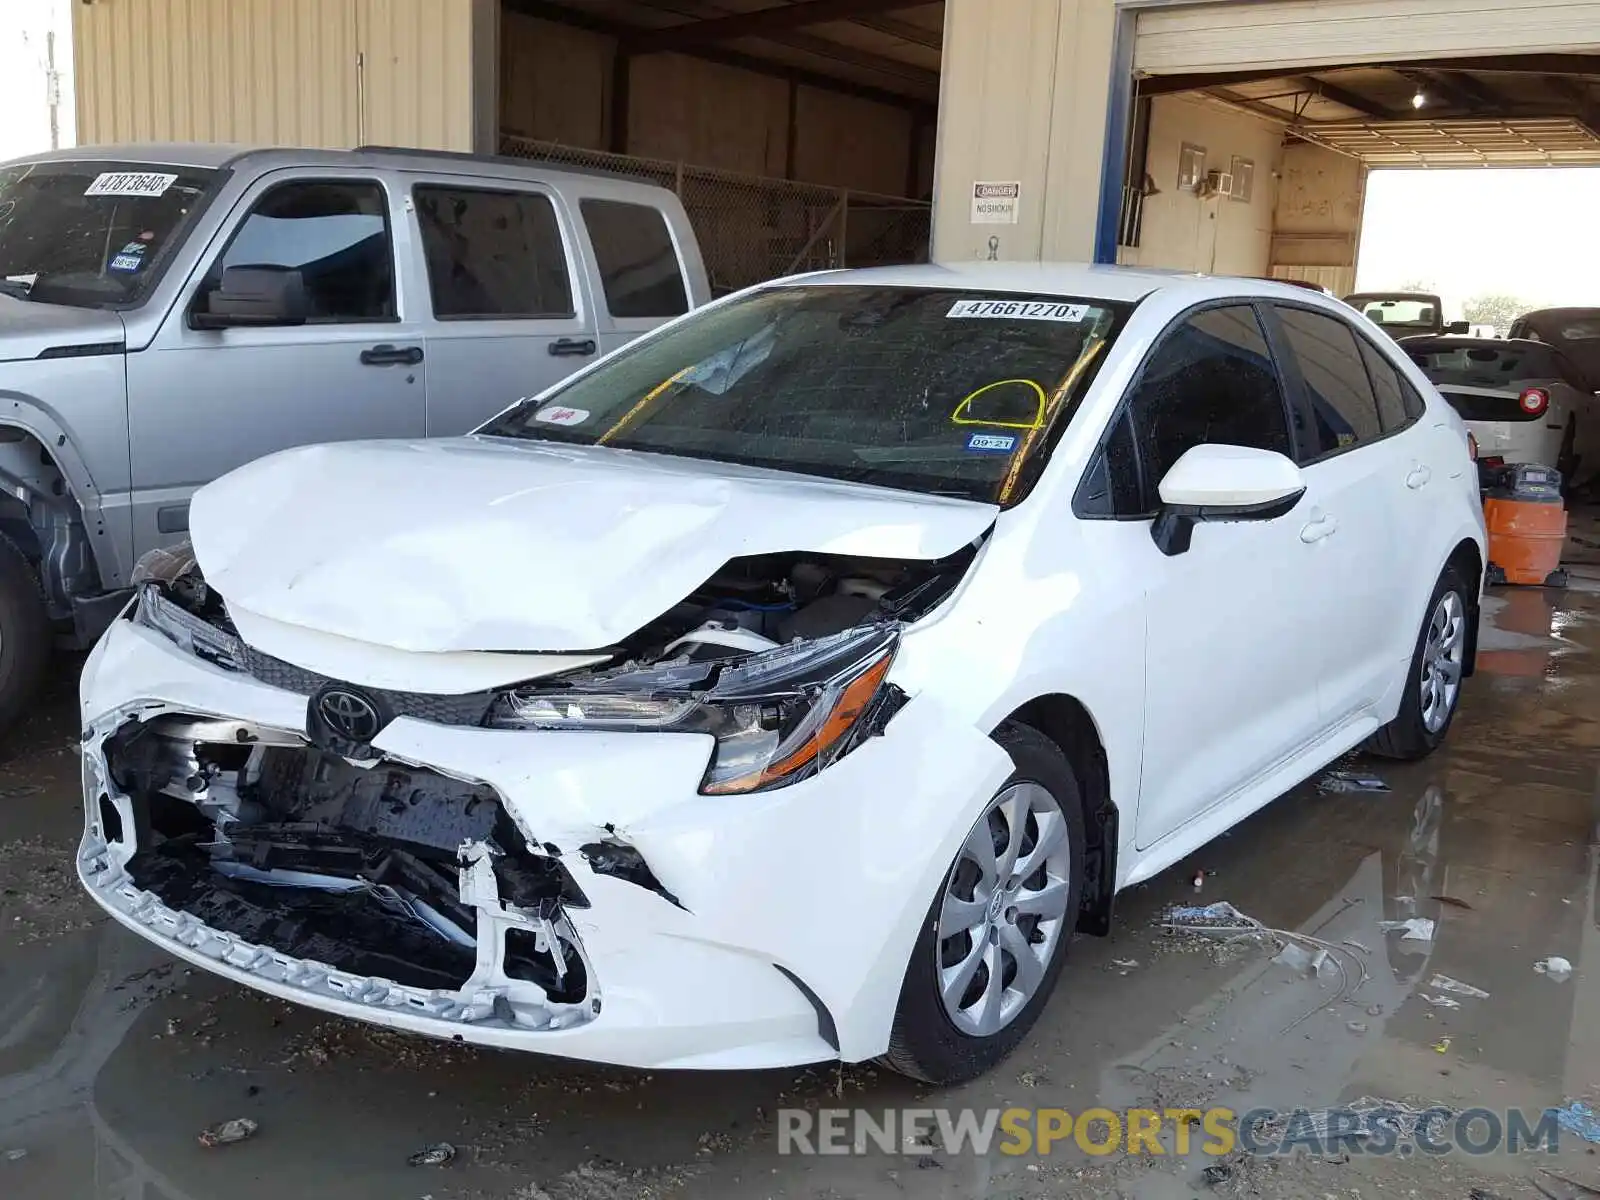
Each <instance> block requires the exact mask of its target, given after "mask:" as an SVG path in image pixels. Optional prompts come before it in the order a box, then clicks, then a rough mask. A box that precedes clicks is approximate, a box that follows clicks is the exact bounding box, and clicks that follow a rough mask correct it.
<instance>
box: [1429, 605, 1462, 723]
mask: <svg viewBox="0 0 1600 1200" xmlns="http://www.w3.org/2000/svg"><path fill="white" fill-rule="evenodd" d="M1466 657H1467V612H1466V605H1464V604H1463V603H1462V601H1461V597H1460V595H1459V594H1458V593H1456V592H1446V593H1445V594H1444V595H1442V596H1440V597H1439V603H1438V604H1436V605H1435V606H1434V609H1433V615H1432V616H1431V617H1430V618H1429V619H1428V632H1427V635H1426V639H1425V640H1424V642H1423V646H1422V676H1421V679H1420V680H1419V683H1418V687H1419V689H1420V694H1419V699H1420V700H1421V702H1422V724H1423V727H1424V728H1426V729H1427V731H1428V732H1429V733H1438V732H1439V731H1440V730H1441V729H1443V728H1444V726H1445V722H1446V721H1448V720H1449V719H1450V714H1451V712H1453V711H1454V710H1455V706H1456V697H1457V696H1458V695H1460V693H1461V674H1462V671H1463V669H1464V667H1465V664H1466Z"/></svg>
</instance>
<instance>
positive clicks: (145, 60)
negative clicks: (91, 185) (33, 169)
mask: <svg viewBox="0 0 1600 1200" xmlns="http://www.w3.org/2000/svg"><path fill="white" fill-rule="evenodd" d="M473 14H474V3H473V0H91V2H90V3H87V4H73V6H72V17H73V51H74V57H75V63H76V71H77V101H78V139H79V141H80V142H82V143H85V144H91V143H106V142H128V141H168V140H170V141H224V142H254V143H268V144H278V145H300V146H352V145H355V144H357V143H358V142H362V141H366V142H388V143H394V144H399V145H414V146H427V147H435V148H441V149H455V150H470V149H472V147H473V132H474V131H473V111H474V110H473V105H474V85H475V83H477V82H478V81H476V80H475V79H474V72H473V53H474V43H473V29H472V22H473ZM479 86H481V84H479Z"/></svg>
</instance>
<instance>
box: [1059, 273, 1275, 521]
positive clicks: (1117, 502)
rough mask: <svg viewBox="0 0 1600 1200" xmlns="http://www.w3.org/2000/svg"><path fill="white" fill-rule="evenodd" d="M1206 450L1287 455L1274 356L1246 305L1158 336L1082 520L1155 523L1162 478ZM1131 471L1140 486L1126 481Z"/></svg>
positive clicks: (1094, 477)
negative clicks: (1149, 519) (1189, 453)
mask: <svg viewBox="0 0 1600 1200" xmlns="http://www.w3.org/2000/svg"><path fill="white" fill-rule="evenodd" d="M1130 423H1131V428H1128V429H1124V428H1122V426H1124V425H1126V424H1130ZM1206 443H1213V444H1220V445H1228V446H1250V447H1254V448H1256V449H1260V450H1276V451H1277V452H1278V453H1280V454H1291V453H1292V452H1293V451H1292V449H1291V446H1290V442H1289V422H1288V418H1287V417H1286V415H1285V413H1284V406H1283V392H1282V390H1281V389H1280V387H1279V385H1278V376H1277V372H1276V370H1275V369H1274V368H1273V364H1272V354H1271V351H1269V350H1268V348H1267V339H1266V335H1265V334H1264V333H1263V332H1262V329H1261V322H1260V321H1259V320H1258V319H1257V318H1256V313H1255V309H1254V308H1252V307H1251V306H1250V305H1248V304H1235V305H1229V306H1227V307H1223V308H1211V309H1206V310H1204V311H1203V312H1198V313H1195V314H1194V315H1193V316H1190V317H1187V318H1185V319H1184V320H1183V321H1182V322H1181V323H1180V324H1179V325H1177V326H1176V327H1175V328H1174V329H1172V330H1170V331H1169V332H1168V333H1167V334H1165V335H1164V336H1163V338H1162V339H1161V342H1160V344H1159V345H1158V346H1157V347H1156V350H1155V352H1154V353H1153V354H1152V355H1151V356H1150V358H1149V359H1148V360H1147V361H1146V363H1145V367H1144V372H1143V374H1142V375H1141V376H1140V378H1139V382H1138V383H1137V384H1135V385H1134V389H1133V392H1132V394H1131V397H1130V399H1129V402H1128V408H1127V412H1126V414H1125V415H1124V416H1122V417H1120V418H1119V419H1118V421H1117V423H1116V424H1115V425H1114V426H1113V428H1112V430H1111V435H1110V437H1109V439H1108V440H1107V442H1106V445H1105V448H1104V449H1103V450H1102V452H1101V454H1100V455H1099V456H1097V461H1096V463H1095V464H1094V466H1092V467H1091V468H1090V471H1089V473H1088V474H1087V475H1086V476H1085V479H1084V489H1083V491H1082V492H1081V493H1080V500H1079V505H1078V511H1079V512H1080V513H1082V514H1083V515H1085V516H1094V515H1099V516H1111V515H1115V516H1119V517H1129V516H1145V515H1149V514H1152V513H1154V512H1155V511H1156V509H1157V508H1158V507H1159V506H1160V497H1159V495H1158V492H1157V489H1158V487H1159V485H1160V483H1161V479H1162V477H1163V476H1164V475H1166V473H1167V472H1168V471H1169V470H1170V469H1171V468H1172V464H1173V463H1175V462H1177V461H1178V459H1179V458H1180V457H1182V455H1183V453H1184V452H1185V451H1186V450H1190V449H1192V448H1194V447H1195V446H1199V445H1203V444H1206ZM1136 467H1137V468H1138V472H1137V473H1138V480H1137V482H1135V481H1133V480H1130V479H1129V475H1130V473H1133V472H1134V471H1135V469H1136Z"/></svg>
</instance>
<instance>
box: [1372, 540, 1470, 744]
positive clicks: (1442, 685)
mask: <svg viewBox="0 0 1600 1200" xmlns="http://www.w3.org/2000/svg"><path fill="white" fill-rule="evenodd" d="M1471 619H1472V605H1471V603H1470V601H1469V594H1468V591H1467V585H1466V583H1465V581H1464V580H1463V579H1462V577H1461V572H1460V571H1458V570H1457V569H1456V568H1455V567H1446V568H1445V569H1444V573H1443V574H1442V575H1440V576H1439V582H1438V583H1437V584H1436V585H1435V586H1434V589H1433V595H1432V596H1431V597H1430V598H1429V600H1428V611H1427V615H1426V616H1425V617H1424V618H1423V622H1422V630H1421V632H1420V633H1418V635H1417V645H1416V650H1415V651H1414V652H1413V653H1412V656H1411V669H1410V671H1409V672H1408V673H1407V676H1406V686H1405V691H1404V693H1403V694H1402V696H1401V698H1400V711H1399V712H1397V713H1396V714H1395V717H1394V720H1392V721H1390V722H1389V723H1388V724H1387V725H1385V726H1384V727H1383V728H1382V729H1380V730H1378V732H1377V733H1375V734H1373V735H1372V738H1371V740H1370V741H1369V742H1368V743H1367V748H1368V749H1369V750H1371V751H1372V752H1373V753H1374V754H1382V755H1384V756H1386V757H1389V758H1401V759H1417V758H1425V757H1426V756H1427V755H1429V754H1432V753H1433V752H1434V751H1435V750H1437V749H1438V748H1439V746H1440V745H1441V744H1442V743H1443V742H1444V739H1445V735H1446V734H1447V733H1449V732H1450V725H1451V722H1453V721H1454V720H1455V716H1456V707H1457V705H1458V704H1459V703H1460V701H1461V681H1462V678H1463V676H1464V675H1465V673H1466V666H1467V650H1468V645H1469V642H1470V637H1471V630H1470V629H1469V628H1468V623H1469V622H1470V621H1471Z"/></svg>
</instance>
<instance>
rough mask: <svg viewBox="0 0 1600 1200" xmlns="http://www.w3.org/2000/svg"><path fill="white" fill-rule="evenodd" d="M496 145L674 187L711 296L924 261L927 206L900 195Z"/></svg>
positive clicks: (525, 144) (546, 146) (552, 146)
mask: <svg viewBox="0 0 1600 1200" xmlns="http://www.w3.org/2000/svg"><path fill="white" fill-rule="evenodd" d="M500 152H501V153H502V154H506V155H512V156H514V157H517V158H531V159H537V160H538V161H540V162H548V163H550V164H552V165H555V166H577V167H586V168H591V169H596V170H602V171H607V172H610V173H612V174H616V175H623V176H627V177H629V178H633V179H639V180H643V181H646V182H648V183H654V184H658V185H660V186H661V187H665V188H669V189H670V190H672V191H673V192H675V193H677V196H678V198H679V199H680V200H681V201H682V202H683V206H684V208H685V209H687V210H688V213H689V220H690V221H691V222H692V223H693V225H694V231H695V236H696V237H697V238H698V239H699V241H700V252H701V253H702V254H703V255H704V256H705V261H706V272H707V273H708V274H709V275H710V277H711V290H712V294H713V295H717V296H721V295H725V294H727V293H728V292H732V291H737V290H738V289H739V288H742V287H748V286H749V285H751V284H753V283H760V282H761V281H762V280H766V279H775V278H777V277H778V276H781V275H792V274H794V273H795V272H797V271H816V270H823V269H827V268H831V267H876V266H888V265H892V264H896V263H909V262H926V261H927V258H928V240H929V234H930V228H929V219H930V213H931V209H930V206H929V205H928V204H927V203H925V202H922V201H917V200H907V199H905V198H903V197H898V196H877V195H872V194H870V193H867V192H856V191H850V190H847V189H841V188H828V187H819V186H817V185H815V184H809V183H796V182H794V181H793V180H789V179H767V178H763V177H761V176H756V175H738V174H734V173H733V172H730V171H717V170H713V169H711V168H709V167H696V166H691V165H690V164H688V163H679V162H667V161H664V160H661V159H652V158H636V157H634V156H632V155H628V154H608V153H606V152H605V151H603V150H585V149H580V148H578V147H576V146H564V145H561V144H559V143H557V142H540V141H534V140H532V139H530V138H521V137H515V136H513V135H509V134H507V135H504V136H503V137H502V138H501V140H500Z"/></svg>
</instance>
